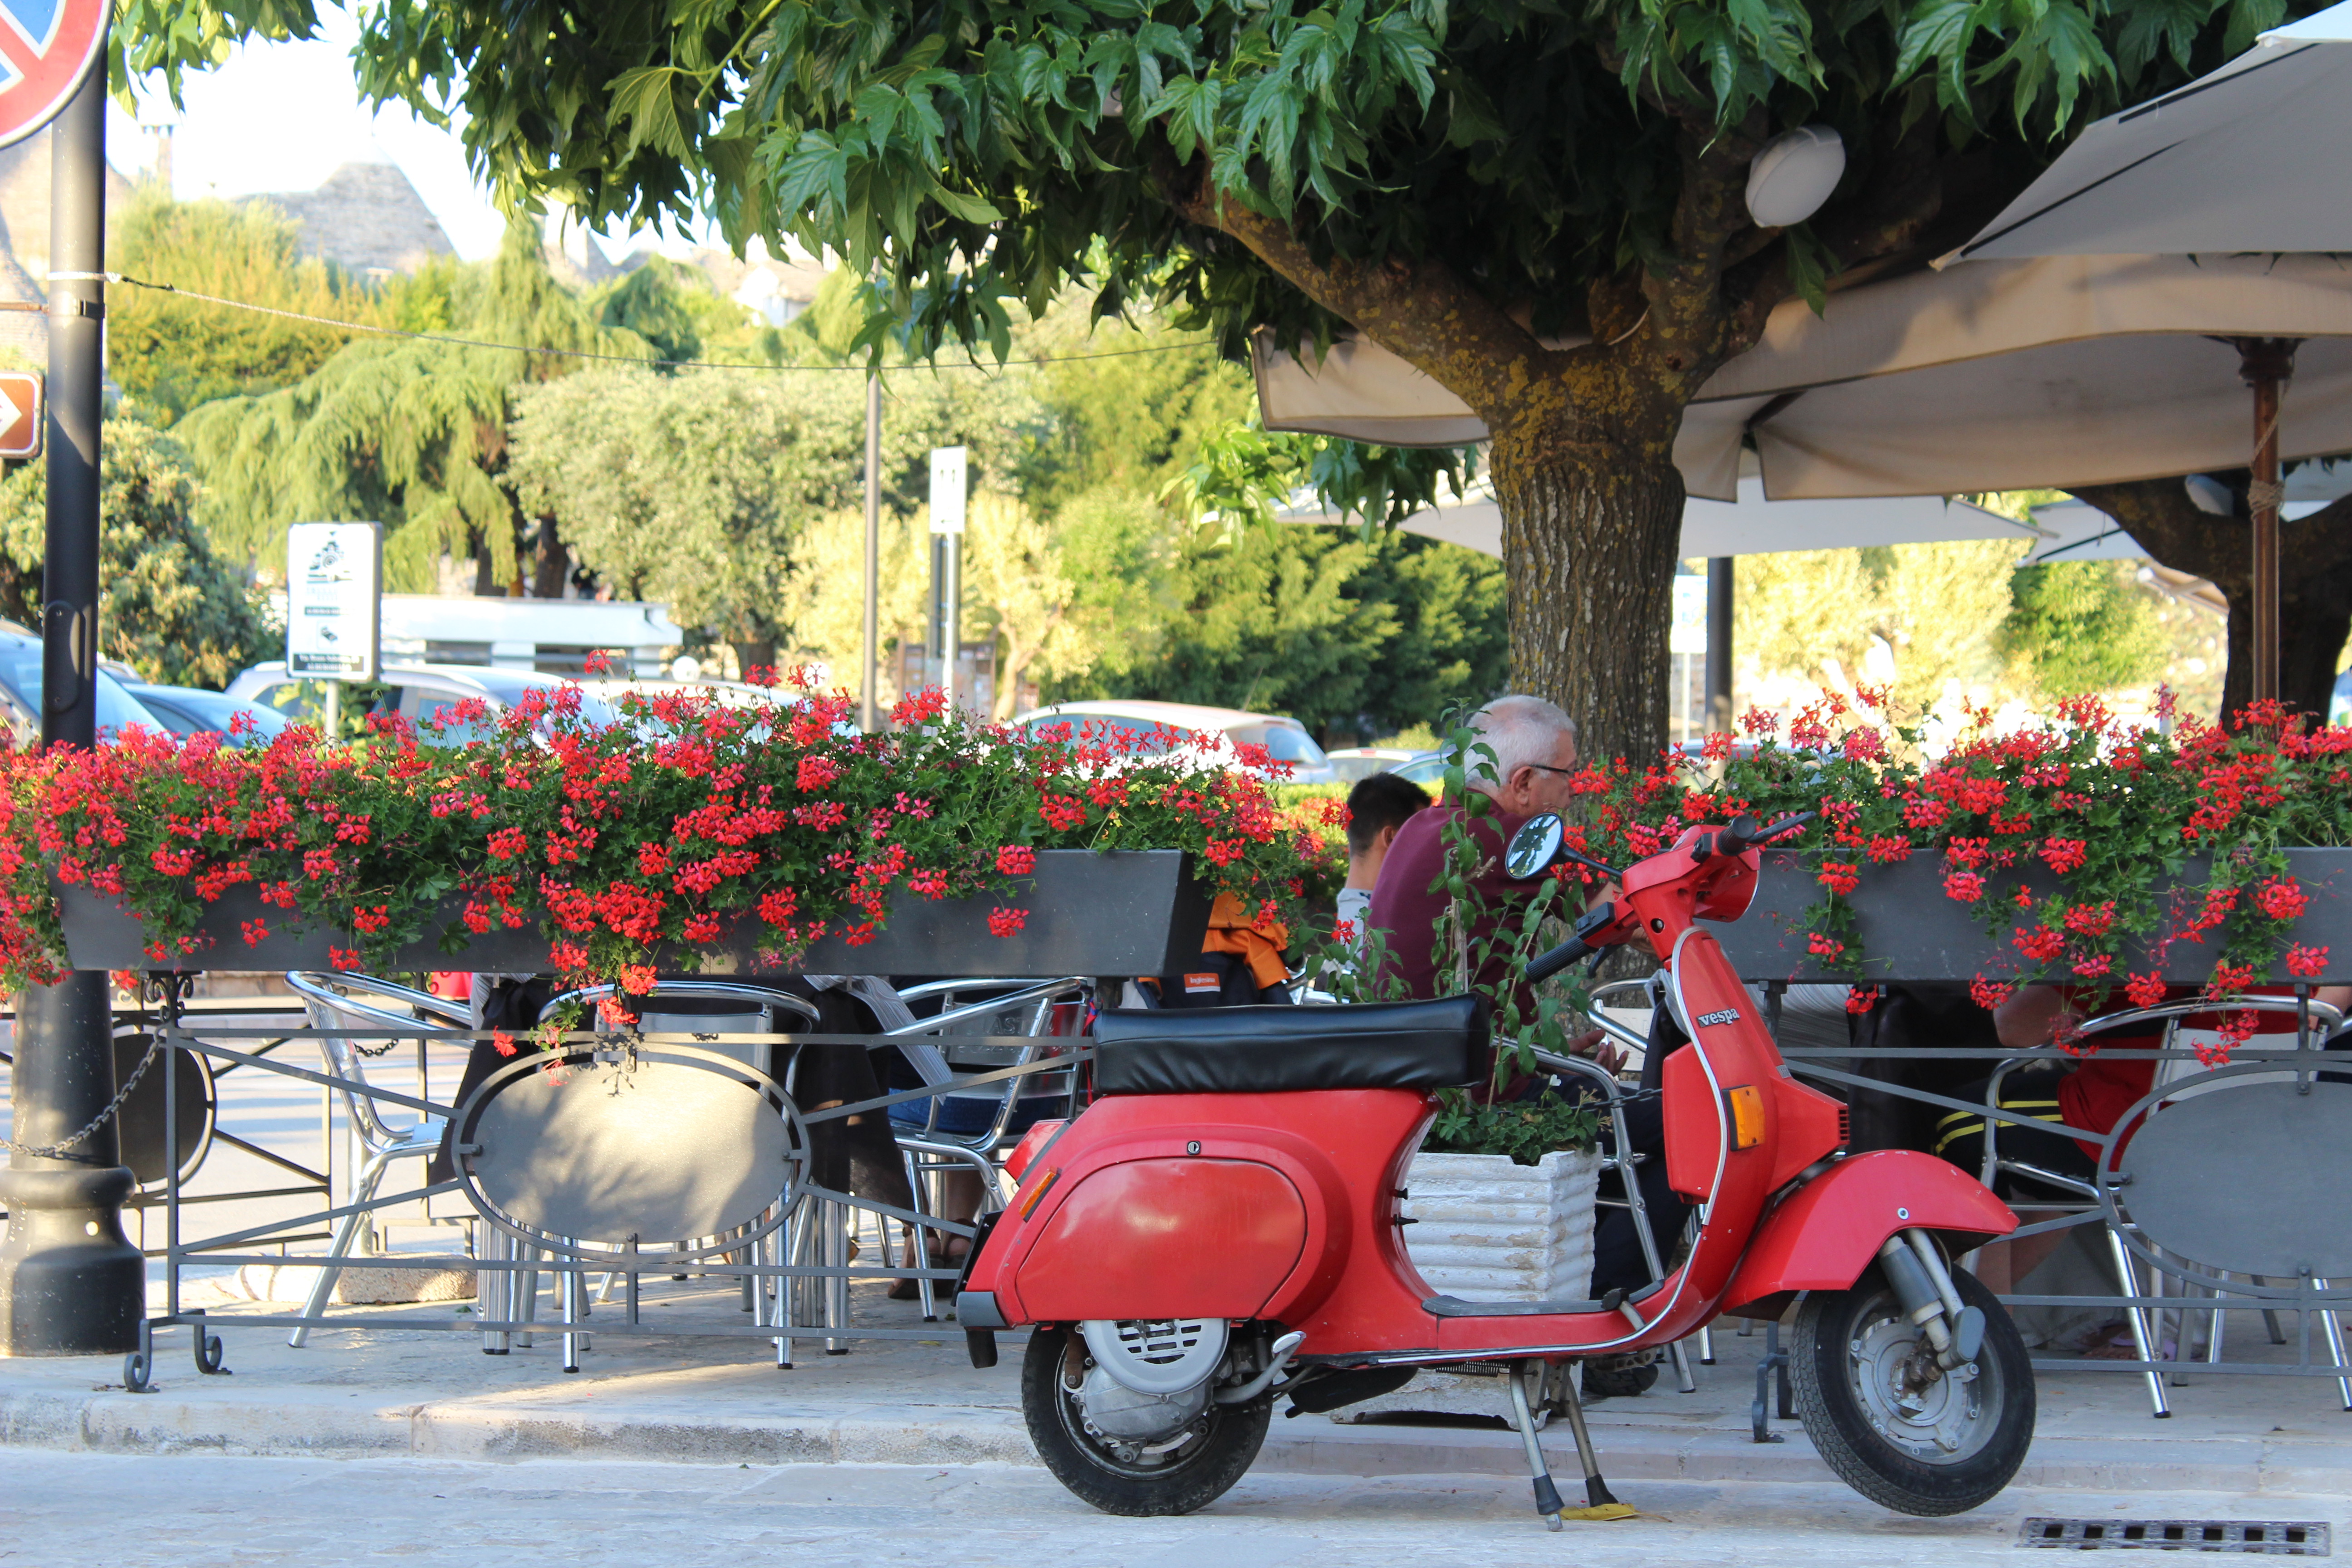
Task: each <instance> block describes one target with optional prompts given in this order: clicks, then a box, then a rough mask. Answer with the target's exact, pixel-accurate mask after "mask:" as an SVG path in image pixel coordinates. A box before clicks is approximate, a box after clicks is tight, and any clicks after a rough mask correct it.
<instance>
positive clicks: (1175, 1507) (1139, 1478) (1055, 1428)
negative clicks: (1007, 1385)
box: [1021, 1328, 1274, 1519]
mask: <svg viewBox="0 0 2352 1568" xmlns="http://www.w3.org/2000/svg"><path fill="white" fill-rule="evenodd" d="M1069 1338H1070V1331H1069V1330H1068V1329H1067V1328H1040V1329H1037V1330H1035V1331H1033V1332H1032V1333H1031V1334H1030V1336H1029V1350H1028V1353H1027V1355H1025V1356H1024V1358H1023V1360H1022V1363H1021V1415H1022V1419H1023V1420H1024V1422H1025V1423H1026V1424H1027V1426H1028V1427H1029V1440H1030V1442H1032V1443H1033V1444H1034V1445H1035V1446H1036V1448H1037V1457H1038V1458H1041V1459H1043V1460H1044V1461H1045V1468H1046V1469H1048V1470H1050V1471H1052V1472H1053V1475H1054V1479H1055V1480H1057V1481H1060V1482H1061V1483H1062V1484H1063V1485H1064V1486H1066V1487H1067V1488H1068V1489H1070V1491H1071V1493H1072V1494H1073V1495H1074V1496H1076V1498H1077V1499H1078V1500H1079V1501H1081V1502H1083V1503H1085V1504H1087V1506H1088V1507H1090V1508H1094V1509H1098V1510H1101V1511H1102V1512H1104V1513H1113V1514H1119V1515H1122V1516H1124V1517H1126V1518H1129V1519H1150V1518H1154V1517H1158V1516H1161V1515H1168V1514H1182V1513H1191V1512H1193V1511H1194V1510H1198V1509H1202V1508H1206V1507H1207V1506H1208V1505H1209V1504H1211V1503H1213V1502H1214V1501H1216V1500H1217V1499H1219V1498H1221V1497H1223V1496H1224V1495H1225V1493H1226V1492H1227V1491H1229V1490H1231V1489H1232V1488H1233V1484H1234V1482H1235V1481H1237V1480H1240V1479H1242V1477H1243V1476H1244V1474H1245V1473H1247V1471H1248V1469H1249V1468H1250V1465H1251V1463H1252V1462H1253V1461H1254V1460H1255V1459H1256V1458H1257V1451H1258V1448H1259V1447H1260V1446H1262V1445H1263V1444H1264V1443H1265V1431H1266V1425H1267V1423H1268V1422H1269V1421H1271V1420H1272V1419H1273V1416H1274V1398H1273V1396H1272V1395H1271V1394H1260V1395H1259V1396H1258V1397H1257V1398H1255V1399H1253V1400H1251V1401H1250V1402H1249V1403H1248V1404H1246V1405H1217V1404H1211V1405H1210V1406H1209V1408H1208V1419H1209V1429H1208V1431H1207V1433H1206V1434H1205V1435H1204V1436H1202V1439H1201V1441H1200V1443H1199V1445H1198V1446H1197V1447H1194V1448H1193V1449H1192V1452H1190V1453H1188V1454H1185V1455H1183V1456H1182V1457H1181V1458H1178V1459H1176V1460H1174V1461H1173V1462H1171V1463H1170V1464H1169V1465H1167V1466H1166V1467H1165V1468H1164V1469H1162V1470H1160V1472H1158V1473H1155V1474H1150V1475H1138V1474H1135V1473H1133V1472H1131V1471H1129V1470H1126V1469H1123V1468H1120V1467H1118V1464H1117V1462H1116V1461H1115V1460H1114V1459H1113V1458H1112V1457H1111V1456H1109V1455H1108V1454H1104V1453H1101V1452H1100V1451H1099V1450H1097V1448H1096V1447H1095V1444H1094V1442H1093V1440H1092V1439H1091V1438H1089V1437H1087V1436H1086V1434H1085V1433H1084V1432H1083V1431H1079V1430H1076V1429H1075V1423H1074V1422H1073V1421H1072V1420H1071V1419H1070V1415H1069V1401H1068V1400H1067V1399H1066V1397H1065V1396H1064V1394H1063V1393H1062V1356H1063V1353H1064V1352H1065V1350H1066V1347H1067V1345H1068V1343H1069Z"/></svg>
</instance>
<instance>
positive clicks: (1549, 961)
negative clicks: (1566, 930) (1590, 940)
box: [1528, 936, 1592, 985]
mask: <svg viewBox="0 0 2352 1568" xmlns="http://www.w3.org/2000/svg"><path fill="white" fill-rule="evenodd" d="M1591 952H1592V949H1591V948H1589V947H1587V946H1586V945H1585V944H1584V939H1583V938H1582V937H1577V936H1572V937H1570V938H1569V939H1568V940H1567V941H1566V942H1561V943H1560V944H1559V946H1558V947H1555V948H1553V949H1552V950H1551V951H1550V952H1539V953H1538V954H1536V955H1535V957H1533V958H1531V959H1529V960H1528V984H1530V985H1533V984H1536V983H1537V982H1538V981H1543V980H1549V979H1550V978H1551V977H1552V976H1553V975H1555V974H1558V973H1559V972H1560V971H1561V970H1563V969H1566V968H1567V967H1568V966H1569V965H1570V964H1571V963H1575V962H1576V961H1577V960H1578V959H1580V958H1584V957H1587V956H1589V955H1590V954H1591Z"/></svg>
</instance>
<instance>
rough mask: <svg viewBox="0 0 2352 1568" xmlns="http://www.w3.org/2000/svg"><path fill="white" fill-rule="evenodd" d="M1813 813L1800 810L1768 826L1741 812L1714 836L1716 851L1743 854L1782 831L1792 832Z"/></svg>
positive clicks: (1811, 817) (1770, 840)
mask: <svg viewBox="0 0 2352 1568" xmlns="http://www.w3.org/2000/svg"><path fill="white" fill-rule="evenodd" d="M1814 815H1815V814H1814V813H1812V812H1810V811H1806V812H1800V813H1799V814H1798V815H1796V816H1784V817H1782V818H1781V819H1780V821H1778V822H1776V823H1774V824H1773V825H1772V826H1769V827H1759V826H1756V819H1755V818H1754V817H1752V816H1747V815H1746V814H1745V813H1743V814H1741V815H1740V816H1735V817H1733V818H1732V819H1731V825H1730V826H1727V827H1726V828H1725V829H1724V830H1723V831H1722V832H1720V833H1718V834H1717V835H1716V836H1715V849H1716V853H1717V854H1718V855H1745V854H1746V853H1748V850H1750V849H1752V848H1754V847H1756V846H1757V845H1759V844H1769V843H1771V842H1772V840H1774V839H1775V838H1778V837H1780V836H1781V835H1782V834H1784V833H1794V832H1795V831H1796V830H1797V829H1798V828H1800V827H1802V826H1804V825H1805V824H1807V823H1808V822H1811V820H1812V819H1813V817H1814Z"/></svg>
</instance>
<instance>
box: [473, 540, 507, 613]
mask: <svg viewBox="0 0 2352 1568" xmlns="http://www.w3.org/2000/svg"><path fill="white" fill-rule="evenodd" d="M473 545H474V597H476V598H477V599H503V598H505V597H506V596H507V591H506V588H505V586H504V585H503V584H500V583H499V568H498V563H496V562H494V561H492V560H491V559H490V542H489V541H488V539H485V538H483V537H482V536H481V535H480V534H476V535H474V536H473Z"/></svg>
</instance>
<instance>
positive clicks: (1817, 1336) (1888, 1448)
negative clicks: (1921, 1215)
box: [1789, 1264, 2034, 1519]
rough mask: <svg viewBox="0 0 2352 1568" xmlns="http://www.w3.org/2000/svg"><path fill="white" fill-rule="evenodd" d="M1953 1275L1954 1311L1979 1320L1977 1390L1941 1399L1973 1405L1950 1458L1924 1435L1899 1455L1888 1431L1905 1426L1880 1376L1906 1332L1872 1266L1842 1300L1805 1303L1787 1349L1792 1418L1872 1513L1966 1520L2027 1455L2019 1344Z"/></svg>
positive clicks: (2029, 1435)
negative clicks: (1968, 1311)
mask: <svg viewBox="0 0 2352 1568" xmlns="http://www.w3.org/2000/svg"><path fill="white" fill-rule="evenodd" d="M1951 1274H1952V1283H1953V1284H1954V1285H1955V1286H1957V1287H1958V1289H1959V1292H1960V1300H1961V1301H1962V1303H1963V1304H1965V1305H1967V1306H1971V1307H1978V1308H1981V1309H1982V1310H1983V1311H1984V1315H1985V1336H1984V1344H1983V1347H1982V1348H1981V1349H1980V1350H1979V1352H1978V1354H1977V1361H1976V1365H1977V1368H1978V1373H1977V1378H1976V1381H1975V1384H1969V1385H1948V1386H1943V1387H1942V1392H1941V1394H1940V1395H1939V1396H1940V1397H1942V1398H1947V1399H1948V1398H1950V1397H1954V1395H1953V1394H1952V1392H1951V1389H1952V1386H1959V1387H1963V1388H1965V1389H1967V1390H1968V1391H1969V1393H1968V1394H1967V1395H1964V1396H1965V1397H1972V1398H1973V1400H1974V1402H1975V1403H1974V1405H1973V1407H1972V1408H1973V1409H1974V1411H1975V1414H1974V1415H1962V1416H1961V1417H1959V1418H1958V1420H1957V1421H1956V1422H1955V1426H1956V1427H1957V1429H1958V1432H1959V1434H1960V1440H1959V1442H1958V1445H1957V1447H1955V1449H1954V1450H1953V1451H1951V1452H1949V1453H1945V1452H1942V1451H1940V1450H1937V1446H1936V1445H1935V1444H1933V1443H1932V1442H1928V1441H1923V1440H1921V1439H1922V1437H1923V1436H1925V1435H1926V1434H1927V1433H1928V1431H1929V1430H1930V1429H1929V1428H1928V1427H1927V1426H1910V1427H1908V1428H1907V1429H1906V1430H1905V1431H1904V1432H1903V1433H1902V1436H1907V1437H1909V1438H1910V1439H1912V1440H1911V1441H1909V1442H1907V1443H1906V1442H1905V1441H1902V1440H1900V1439H1899V1438H1898V1436H1897V1434H1896V1432H1895V1430H1892V1428H1896V1427H1903V1426H1904V1425H1905V1424H1904V1422H1903V1421H1902V1420H1901V1418H1900V1415H1899V1413H1898V1412H1897V1411H1896V1410H1895V1408H1894V1407H1893V1405H1892V1398H1893V1393H1892V1390H1891V1388H1890V1387H1889V1386H1888V1385H1887V1384H1885V1379H1884V1375H1883V1370H1880V1369H1883V1368H1884V1367H1885V1366H1886V1365H1888V1364H1891V1362H1890V1360H1889V1359H1888V1358H1889V1357H1891V1355H1892V1354H1893V1353H1895V1350H1894V1348H1893V1347H1895V1346H1896V1345H1897V1344H1898V1343H1899V1338H1900V1336H1901V1334H1902V1333H1903V1332H1904V1330H1905V1328H1907V1325H1906V1324H1904V1321H1903V1311H1902V1306H1901V1303H1900V1302H1899V1301H1898V1300H1896V1298H1895V1291H1894V1289H1893V1288H1892V1287H1891V1286H1889V1285H1888V1284H1887V1282H1886V1279H1885V1276H1884V1275H1882V1274H1881V1273H1880V1272H1879V1269H1878V1267H1877V1265H1875V1264H1873V1265H1872V1266H1871V1268H1870V1270H1869V1271H1868V1272H1867V1273H1865V1274H1864V1276H1863V1277H1862V1278H1861V1279H1857V1280H1856V1281H1854V1284H1853V1289H1849V1290H1815V1291H1812V1292H1811V1293H1810V1294H1808V1295H1807V1296H1806V1298H1805V1300H1804V1304H1803V1305H1802V1306H1801V1307H1800V1308H1799V1309H1798V1310H1797V1321H1796V1325H1795V1332H1794V1334H1793V1335H1792V1336H1791V1338H1790V1347H1789V1374H1790V1383H1791V1384H1793V1385H1794V1393H1795V1394H1796V1405H1797V1414H1798V1415H1799V1416H1800V1417H1801V1418H1802V1419H1803V1421H1804V1424H1805V1433H1806V1435H1807V1436H1810V1437H1811V1438H1812V1440H1813V1447H1814V1448H1815V1449H1816V1450H1818V1451H1819V1452H1820V1454H1821V1456H1822V1459H1824V1460H1825V1461H1827V1463H1828V1465H1829V1467H1830V1468H1832V1469H1833V1470H1835V1471H1836V1472H1837V1473H1838V1475H1839V1477H1840V1478H1841V1479H1843V1480H1844V1481H1845V1483H1846V1484H1847V1485H1849V1486H1851V1487H1853V1489H1854V1490H1856V1491H1858V1492H1860V1493H1861V1494H1862V1495H1863V1496H1864V1497H1866V1498H1868V1499H1869V1500H1871V1501H1873V1502H1874V1503H1877V1504H1878V1505H1879V1506H1880V1507H1882V1508H1886V1509H1892V1510H1894V1511H1895V1512H1897V1513H1908V1514H1915V1515H1918V1516H1920V1517H1922V1518H1930V1519H1932V1518H1937V1517H1940V1516H1943V1515H1946V1514H1954V1513H1965V1512H1967V1511H1968V1510H1970V1509H1972V1508H1978V1507H1980V1506H1982V1505H1983V1504H1985V1503H1987V1502H1990V1500H1992V1499H1993V1498H1995V1497H1996V1496H1998V1495H2000V1490H2001V1489H2002V1488H2004V1487H2006V1486H2008V1485H2009V1483H2010V1480H2011V1478H2012V1477H2014V1476H2015V1475H2016V1474H2017V1469H2018V1467H2019V1466H2020V1465H2021V1464H2023V1463H2024V1462H2025V1451H2026V1449H2027V1448H2029V1447H2032V1443H2033V1422H2034V1392H2033V1365H2032V1360H2031V1358H2030V1357H2029V1356H2028V1354H2027V1352H2026V1349H2025V1342H2024V1340H2023V1339H2022V1338H2021V1337H2020V1336H2019V1334H2018V1331H2017V1325H2016V1324H2015V1323H2013V1322H2011V1321H2010V1317H2009V1313H2008V1311H2007V1310H2006V1309H2004V1308H2003V1307H2002V1306H2001V1304H2000V1301H1999V1300H1997V1299H1996V1298H1995V1297H1994V1296H1993V1293H1992V1292H1991V1291H1990V1290H1988V1289H1985V1288H1984V1286H1983V1285H1982V1284H1980V1283H1979V1281H1978V1279H1977V1278H1976V1276H1975V1275H1973V1274H1970V1273H1969V1272H1968V1271H1967V1270H1965V1269H1961V1268H1954V1269H1953V1270H1952V1271H1951ZM1898 1325H1899V1326H1898ZM1912 1332H1913V1333H1915V1334H1916V1330H1913V1331H1912ZM1874 1347H1879V1349H1878V1353H1877V1355H1876V1356H1875V1358H1874V1354H1873V1348H1874ZM1874 1376H1876V1377H1878V1379H1879V1383H1878V1384H1877V1385H1876V1386H1875V1387H1874V1385H1873V1383H1872V1380H1873V1378H1874ZM1931 1450H1936V1451H1931Z"/></svg>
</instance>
